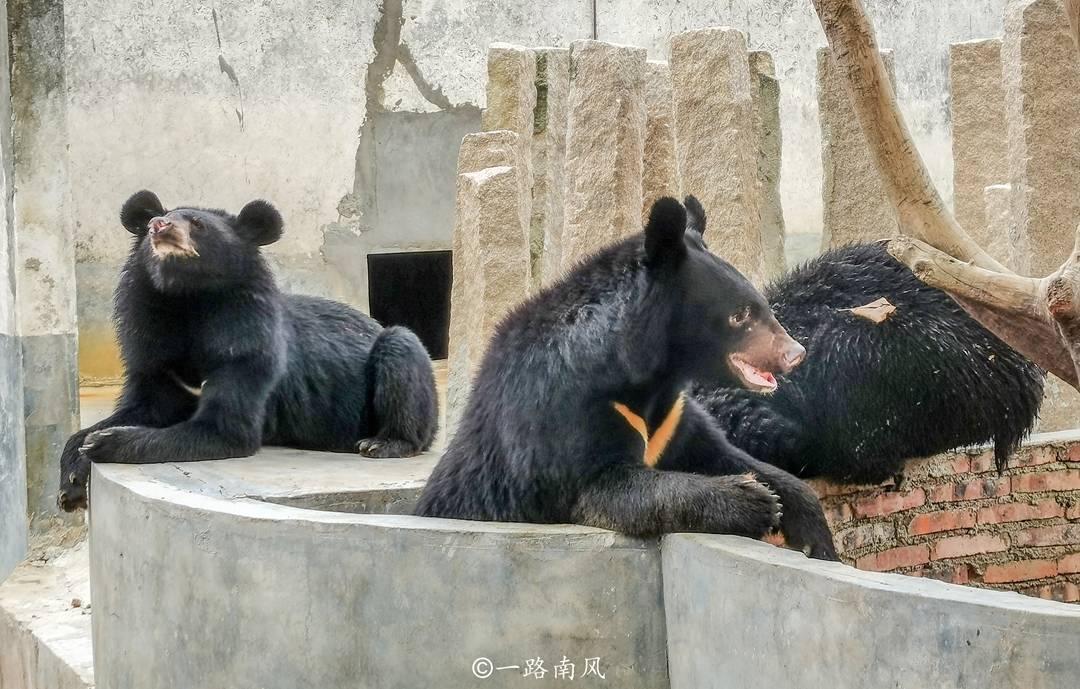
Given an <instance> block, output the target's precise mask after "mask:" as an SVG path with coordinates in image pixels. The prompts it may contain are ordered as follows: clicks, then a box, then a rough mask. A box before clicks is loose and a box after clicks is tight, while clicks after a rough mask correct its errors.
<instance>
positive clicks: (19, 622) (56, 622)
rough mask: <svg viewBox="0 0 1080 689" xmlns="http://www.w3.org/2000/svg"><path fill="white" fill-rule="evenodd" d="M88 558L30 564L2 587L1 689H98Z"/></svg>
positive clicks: (78, 553)
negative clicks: (91, 635)
mask: <svg viewBox="0 0 1080 689" xmlns="http://www.w3.org/2000/svg"><path fill="white" fill-rule="evenodd" d="M88 552H89V549H88V548H87V546H86V541H85V540H83V541H82V542H81V543H79V544H78V545H76V546H74V547H72V548H70V549H68V550H65V551H64V552H63V554H62V555H60V556H59V557H56V558H54V559H37V558H34V559H29V560H26V561H25V562H23V563H22V564H20V565H19V566H18V567H16V568H15V570H14V571H13V572H12V573H11V575H10V576H9V577H8V578H7V579H6V580H5V581H4V582H3V583H2V584H0V689H90V688H91V687H93V686H94V668H93V661H92V659H91V651H90V614H89V612H90V609H89V605H90V577H89V570H90V568H89V564H88V562H87V555H88ZM76 599H78V602H79V603H80V605H79V607H74V606H73V605H72V602H73V601H74V600H76ZM147 686H153V685H147Z"/></svg>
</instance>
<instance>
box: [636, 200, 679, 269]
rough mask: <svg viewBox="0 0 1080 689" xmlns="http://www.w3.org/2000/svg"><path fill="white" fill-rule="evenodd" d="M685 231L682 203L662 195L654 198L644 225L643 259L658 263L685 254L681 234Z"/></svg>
mask: <svg viewBox="0 0 1080 689" xmlns="http://www.w3.org/2000/svg"><path fill="white" fill-rule="evenodd" d="M685 233H686V209H685V208H683V207H682V204H681V203H679V202H678V201H676V200H675V199H673V198H671V197H670V196H664V197H662V198H659V199H657V200H656V203H654V204H653V206H652V209H651V210H650V211H649V223H648V224H647V225H645V260H646V261H647V262H648V263H650V264H658V263H663V262H665V261H668V260H670V259H674V258H678V257H681V256H684V255H685V254H686V244H684V243H683V235H684V234H685Z"/></svg>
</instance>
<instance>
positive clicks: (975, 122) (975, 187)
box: [949, 39, 1009, 263]
mask: <svg viewBox="0 0 1080 689" xmlns="http://www.w3.org/2000/svg"><path fill="white" fill-rule="evenodd" d="M949 88H950V98H949V104H950V105H949V110H950V115H951V117H952V136H953V144H952V151H953V207H954V209H955V213H956V219H957V221H958V222H959V223H960V226H961V227H963V228H964V229H965V230H966V231H967V233H968V234H969V235H971V236H972V238H973V239H975V240H976V241H977V242H979V244H980V245H981V246H982V247H983V248H984V249H986V250H987V251H988V252H990V255H991V256H993V257H994V258H996V259H997V260H999V261H1001V262H1003V263H1004V262H1006V261H1008V256H1007V255H1006V254H1004V253H1000V251H1003V250H1007V247H1008V242H1007V237H1006V236H1005V235H1002V234H997V233H996V232H995V233H991V231H990V225H989V222H988V219H987V215H986V210H987V209H986V196H985V191H986V189H987V187H990V186H991V185H1000V184H1002V183H1003V182H1006V181H1008V179H1009V164H1008V159H1007V156H1006V152H1007V149H1008V141H1007V137H1006V136H1004V135H1003V133H1004V132H1005V92H1004V89H1003V88H1002V83H1001V40H1000V39H992V40H985V41H968V42H966V43H954V44H953V45H952V46H951V47H950V49H949ZM992 193H994V192H992ZM990 245H994V246H995V247H996V250H995V249H991V248H990Z"/></svg>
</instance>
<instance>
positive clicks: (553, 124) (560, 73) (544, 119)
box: [530, 48, 570, 287]
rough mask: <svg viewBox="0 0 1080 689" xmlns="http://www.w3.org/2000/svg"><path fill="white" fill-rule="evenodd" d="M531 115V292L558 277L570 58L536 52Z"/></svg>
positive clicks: (561, 51) (545, 50) (559, 51)
mask: <svg viewBox="0 0 1080 689" xmlns="http://www.w3.org/2000/svg"><path fill="white" fill-rule="evenodd" d="M535 50H536V110H535V111H534V117H533V134H532V172H533V180H532V223H531V230H530V253H531V255H532V257H533V264H532V281H533V286H534V287H535V286H537V285H539V284H541V283H543V284H548V283H550V282H551V281H552V280H554V279H555V278H556V277H558V276H559V274H560V270H559V267H560V266H559V263H560V255H561V253H562V232H563V206H564V204H565V203H566V200H565V196H564V193H563V190H564V170H563V168H564V166H565V164H566V116H567V106H568V104H569V98H570V53H569V51H568V50H566V49H565V48H536V49H535Z"/></svg>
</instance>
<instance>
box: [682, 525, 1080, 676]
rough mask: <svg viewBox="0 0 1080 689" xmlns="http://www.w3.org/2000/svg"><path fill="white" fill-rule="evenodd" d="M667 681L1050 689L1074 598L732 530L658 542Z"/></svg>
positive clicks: (1068, 646) (1068, 659)
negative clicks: (830, 557) (975, 585)
mask: <svg viewBox="0 0 1080 689" xmlns="http://www.w3.org/2000/svg"><path fill="white" fill-rule="evenodd" d="M663 552H664V607H665V612H666V615H667V629H668V648H669V667H670V673H671V688H672V689H714V688H715V689H720V688H726V687H739V688H740V689H759V688H760V689H766V688H768V689H773V688H774V687H790V688H791V689H810V688H815V689H817V688H821V687H890V688H893V689H926V687H935V689H938V688H940V689H968V688H970V687H980V688H985V689H995V688H1000V689H1013V688H1015V687H1025V688H1027V689H1052V688H1061V689H1064V688H1065V687H1071V686H1074V684H1075V682H1076V677H1077V676H1078V673H1080V654H1078V653H1077V649H1078V648H1080V608H1078V607H1075V606H1068V605H1063V604H1061V603H1054V602H1049V601H1041V600H1035V599H1031V598H1024V597H1021V596H1017V595H1015V594H1005V593H1000V592H994V591H979V590H976V589H970V588H965V587H962V586H953V585H951V584H944V583H941V582H937V581H929V580H925V579H915V578H912V577H903V576H899V575H895V574H873V573H867V572H857V571H855V570H852V569H850V568H848V567H845V566H844V565H841V564H838V563H831V562H819V561H816V560H808V559H807V558H805V557H803V556H802V555H801V554H798V553H793V552H791V551H786V550H782V549H778V548H771V547H769V546H767V545H764V544H761V543H755V542H753V541H748V540H746V539H741V538H735V537H732V536H703V535H690V534H680V535H676V536H670V537H668V538H665V539H664V548H663Z"/></svg>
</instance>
